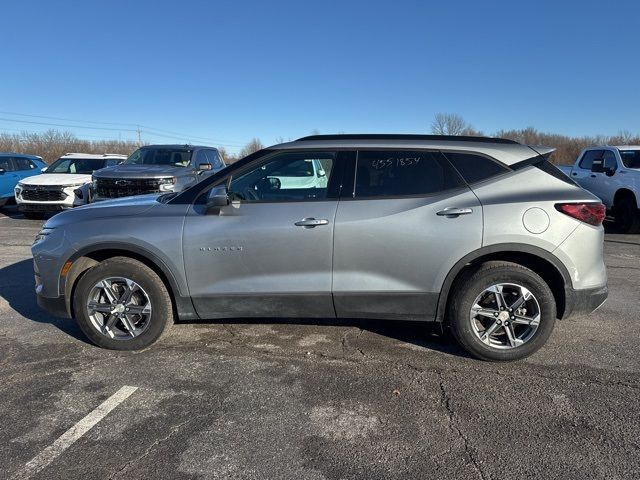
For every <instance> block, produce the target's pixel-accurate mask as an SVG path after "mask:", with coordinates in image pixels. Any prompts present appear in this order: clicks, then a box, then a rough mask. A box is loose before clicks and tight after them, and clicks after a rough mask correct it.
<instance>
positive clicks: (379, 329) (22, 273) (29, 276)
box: [0, 260, 468, 357]
mask: <svg viewBox="0 0 640 480" xmlns="http://www.w3.org/2000/svg"><path fill="white" fill-rule="evenodd" d="M0 297H2V298H4V299H5V300H6V301H7V302H8V303H9V305H10V306H11V308H12V309H13V310H15V311H16V312H17V313H18V314H20V315H21V316H23V317H24V318H27V319H29V320H31V321H33V322H38V323H48V324H51V325H54V326H55V327H57V328H58V329H60V330H61V331H63V332H64V333H66V334H67V335H70V336H72V337H74V338H76V339H78V340H81V341H83V342H85V343H90V342H89V341H88V339H87V338H86V337H85V336H84V334H83V333H82V331H81V330H80V328H79V327H78V326H77V324H76V322H75V321H73V320H70V319H63V318H56V317H53V316H51V315H49V314H48V313H47V312H45V311H44V310H41V309H40V307H38V305H37V303H36V296H35V292H34V280H33V264H32V261H31V260H22V261H20V262H17V263H14V264H12V265H9V266H6V267H4V268H1V269H0ZM180 323H189V324H207V323H209V324H231V325H234V324H236V325H241V324H266V323H270V324H280V325H287V324H289V325H318V326H353V327H358V328H361V329H363V330H367V331H369V332H372V333H375V334H378V335H382V336H385V337H389V338H393V339H396V340H399V341H401V342H405V343H411V344H413V345H416V346H419V347H423V348H425V349H430V350H437V351H440V352H445V353H448V354H451V355H456V356H462V357H468V355H467V354H466V353H465V352H464V350H462V349H461V348H460V347H458V345H457V344H456V343H455V341H453V339H452V338H451V337H450V336H449V335H447V334H443V333H442V332H441V331H440V328H439V325H436V324H430V323H424V322H406V321H393V320H368V319H335V318H328V319H317V318H313V319H289V318H287V319H282V318H260V319H224V320H215V321H207V320H201V321H193V322H180ZM194 342H195V340H194ZM194 347H196V344H195V343H194Z"/></svg>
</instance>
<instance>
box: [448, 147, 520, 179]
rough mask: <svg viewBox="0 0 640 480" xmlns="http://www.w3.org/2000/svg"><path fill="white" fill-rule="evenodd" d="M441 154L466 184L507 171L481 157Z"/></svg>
mask: <svg viewBox="0 0 640 480" xmlns="http://www.w3.org/2000/svg"><path fill="white" fill-rule="evenodd" d="M442 153H443V154H444V156H445V157H447V159H448V160H449V161H450V162H451V163H452V164H453V166H454V167H455V168H456V170H458V172H459V173H460V175H462V178H464V179H465V181H466V182H467V183H475V182H479V181H481V180H486V179H487V178H491V177H495V176H496V175H501V174H503V173H507V172H508V171H509V169H508V168H507V167H505V166H504V165H501V164H499V163H498V162H496V161H494V160H491V159H490V158H487V157H484V156H482V155H477V154H474V153H453V152H442Z"/></svg>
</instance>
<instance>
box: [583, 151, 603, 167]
mask: <svg viewBox="0 0 640 480" xmlns="http://www.w3.org/2000/svg"><path fill="white" fill-rule="evenodd" d="M596 158H602V150H587V151H586V152H584V155H583V156H582V160H580V163H579V164H578V165H579V166H580V168H584V169H585V170H591V165H593V160H594V159H596Z"/></svg>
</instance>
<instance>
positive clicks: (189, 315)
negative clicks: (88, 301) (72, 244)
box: [60, 241, 199, 320]
mask: <svg viewBox="0 0 640 480" xmlns="http://www.w3.org/2000/svg"><path fill="white" fill-rule="evenodd" d="M105 250H120V251H123V252H129V253H132V254H134V256H137V257H142V258H143V259H145V260H146V261H147V262H149V263H150V264H152V265H153V266H155V267H156V268H157V269H158V270H160V272H161V273H162V274H163V276H164V277H165V278H166V279H167V281H168V283H169V285H168V286H169V293H170V294H171V297H172V298H173V300H174V302H175V306H176V311H177V314H178V318H179V319H180V320H194V319H198V318H199V316H198V314H197V313H196V311H195V309H194V307H193V303H192V302H191V297H190V296H189V295H188V293H187V292H185V293H186V295H183V294H182V292H181V290H180V286H179V282H178V281H177V275H176V274H175V272H173V270H172V269H171V268H170V267H169V266H168V265H167V264H166V263H165V262H164V261H163V260H162V259H161V258H160V257H159V256H158V255H157V254H155V253H153V252H151V251H149V250H147V249H145V248H142V247H140V246H138V245H132V244H130V243H121V242H111V241H110V242H101V243H94V244H91V245H88V246H86V247H84V248H81V249H80V250H77V251H76V252H75V253H74V254H73V255H71V257H69V258H68V259H67V261H72V262H75V261H76V260H77V259H79V258H81V257H85V256H87V255H90V254H92V253H97V252H101V251H105ZM60 288H61V290H62V291H63V292H64V293H65V298H66V302H67V310H69V311H70V301H71V300H70V298H69V297H70V296H69V295H66V293H67V292H66V286H65V285H64V283H63V284H61V285H60Z"/></svg>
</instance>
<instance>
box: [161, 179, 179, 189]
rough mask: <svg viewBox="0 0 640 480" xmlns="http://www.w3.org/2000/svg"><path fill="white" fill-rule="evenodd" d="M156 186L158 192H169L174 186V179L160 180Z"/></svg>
mask: <svg viewBox="0 0 640 480" xmlns="http://www.w3.org/2000/svg"><path fill="white" fill-rule="evenodd" d="M158 184H159V185H160V191H163V192H170V191H172V190H173V187H174V186H175V184H176V177H170V178H160V179H159V180H158Z"/></svg>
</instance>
